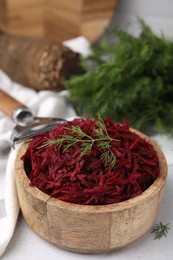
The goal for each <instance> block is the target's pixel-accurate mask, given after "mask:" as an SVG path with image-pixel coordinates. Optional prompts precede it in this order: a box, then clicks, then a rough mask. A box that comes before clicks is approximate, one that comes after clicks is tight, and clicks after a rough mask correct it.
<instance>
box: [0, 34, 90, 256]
mask: <svg viewBox="0 0 173 260" xmlns="http://www.w3.org/2000/svg"><path fill="white" fill-rule="evenodd" d="M64 45H66V46H68V47H70V48H71V49H72V50H74V51H78V52H79V53H81V54H82V55H83V56H86V55H87V54H89V52H90V45H89V42H88V41H87V40H86V39H85V38H84V37H78V38H75V39H72V40H70V41H66V42H65V43H64ZM0 89H2V90H4V91H6V92H7V93H9V94H10V95H11V96H13V97H14V98H15V99H17V100H19V101H20V102H22V103H24V104H25V105H27V106H28V107H29V108H31V109H32V111H33V112H34V114H35V115H37V116H43V117H49V116H51V117H60V118H66V119H67V118H70V117H75V116H76V112H75V110H74V109H73V107H72V105H71V104H70V103H69V102H68V99H67V97H68V92H67V91H62V92H59V93H55V92H53V91H40V92H38V93H37V92H36V91H34V90H32V89H29V88H27V87H24V86H21V85H19V84H17V83H15V82H12V81H11V79H10V78H9V77H8V76H7V75H6V74H5V73H4V72H3V71H1V70H0ZM13 127H14V123H13V122H12V120H11V119H9V118H7V117H6V116H5V115H4V114H3V113H2V112H1V111H0V140H3V139H7V140H8V139H9V138H10V134H11V131H12V128H13ZM18 148H19V145H18V146H17V147H16V148H15V150H13V149H12V150H11V152H10V155H9V158H8V160H7V159H0V257H1V256H2V254H3V253H4V252H5V249H6V247H7V245H8V243H9V241H10V240H11V238H12V236H13V232H14V229H15V225H16V221H17V218H18V213H19V203H18V198H17V192H16V185H15V174H14V161H15V158H16V154H17V150H18ZM5 168H6V170H5ZM4 171H6V172H4Z"/></svg>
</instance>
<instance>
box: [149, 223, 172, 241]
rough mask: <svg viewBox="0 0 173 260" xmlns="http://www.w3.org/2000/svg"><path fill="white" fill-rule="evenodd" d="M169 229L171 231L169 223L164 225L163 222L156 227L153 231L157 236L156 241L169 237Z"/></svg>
mask: <svg viewBox="0 0 173 260" xmlns="http://www.w3.org/2000/svg"><path fill="white" fill-rule="evenodd" d="M169 229H170V227H169V223H168V224H166V225H164V224H163V223H162V222H160V223H159V224H155V225H154V227H153V228H152V230H151V233H154V234H155V238H154V239H160V238H162V237H163V236H165V237H166V236H167V233H168V231H169Z"/></svg>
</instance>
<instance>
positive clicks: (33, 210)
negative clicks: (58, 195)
mask: <svg viewBox="0 0 173 260" xmlns="http://www.w3.org/2000/svg"><path fill="white" fill-rule="evenodd" d="M137 133H138V134H139V135H140V136H141V137H144V138H145V139H146V140H148V141H150V142H151V143H152V145H153V147H154V149H155V150H156V152H157V154H158V157H159V164H160V175H159V176H158V177H157V179H156V180H155V181H154V183H153V184H152V185H151V186H150V187H149V188H148V189H147V190H146V191H144V192H143V193H142V194H141V195H139V196H137V197H135V198H133V199H129V200H127V201H124V202H120V203H116V204H110V205H102V206H100V205H99V206H89V205H88V206H86V205H78V204H72V203H68V202H63V201H60V200H58V199H55V198H51V197H50V196H48V195H47V194H45V193H43V192H42V191H40V190H39V189H37V188H35V187H31V186H30V184H29V183H30V181H29V179H28V177H27V176H26V174H25V170H24V167H23V162H22V160H21V159H20V158H21V156H22V155H23V154H24V152H25V150H26V148H27V146H28V144H24V145H23V146H22V147H21V149H20V151H19V152H18V155H17V159H16V165H15V166H16V169H15V171H16V182H17V190H18V197H19V202H20V207H21V210H22V213H23V216H24V218H25V220H26V222H27V223H28V225H29V226H30V227H31V228H32V229H33V230H34V231H35V232H36V233H38V234H39V235H40V236H41V237H43V238H44V239H46V240H48V241H49V242H51V243H53V244H55V245H57V246H58V247H60V248H63V249H66V250H69V251H74V252H81V253H101V252H107V251H111V250H114V249H118V248H121V247H124V246H127V245H128V244H130V243H131V242H133V241H135V240H136V239H138V238H139V237H141V236H142V235H144V234H145V233H146V232H147V231H149V230H150V228H151V227H152V225H153V224H154V223H155V221H156V217H157V214H158V211H159V208H160V203H161V200H162V196H163V192H164V186H165V182H166V177H167V163H166V160H165V157H164V155H163V153H162V151H161V150H160V148H159V147H158V146H157V144H155V143H154V142H152V141H151V140H150V139H149V138H148V137H147V136H145V135H143V134H141V133H139V132H137Z"/></svg>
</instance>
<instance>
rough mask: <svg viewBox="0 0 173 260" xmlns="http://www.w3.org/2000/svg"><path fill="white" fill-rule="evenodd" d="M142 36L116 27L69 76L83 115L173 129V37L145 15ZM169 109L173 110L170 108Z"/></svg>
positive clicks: (139, 126) (69, 85)
mask: <svg viewBox="0 0 173 260" xmlns="http://www.w3.org/2000/svg"><path fill="white" fill-rule="evenodd" d="M139 25H140V27H141V32H140V33H139V35H138V36H133V35H131V34H130V33H128V32H126V31H123V30H120V29H118V28H113V30H112V31H111V32H110V31H109V32H108V33H107V34H105V35H104V36H103V38H102V39H101V40H100V42H99V43H98V45H97V47H96V46H95V47H94V48H92V50H93V52H92V54H91V55H90V56H88V57H87V58H81V59H82V61H81V62H82V64H83V66H84V68H85V71H86V73H84V74H83V75H79V76H72V77H71V78H70V79H67V80H66V81H65V85H66V88H67V89H68V90H69V94H70V99H71V101H72V102H73V104H74V106H75V107H76V109H77V111H78V114H79V115H80V116H85V115H88V116H91V117H95V116H97V111H98V110H99V111H100V113H101V115H102V116H103V117H104V118H106V117H109V115H110V112H111V115H112V117H113V120H116V121H119V122H121V120H122V118H126V119H127V120H128V121H129V122H130V124H131V125H132V127H133V128H136V129H138V130H141V131H146V130H151V129H152V130H156V131H157V132H159V133H168V132H169V133H170V132H171V133H173V120H172V118H173V102H172V100H173V91H172V89H173V73H172V64H173V41H171V40H168V39H165V38H164V37H163V36H158V35H156V34H155V33H154V32H153V31H152V30H151V28H150V27H149V26H147V25H146V24H145V23H144V22H143V21H142V20H141V19H139ZM168 111H169V113H168Z"/></svg>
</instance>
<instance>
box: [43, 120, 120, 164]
mask: <svg viewBox="0 0 173 260" xmlns="http://www.w3.org/2000/svg"><path fill="white" fill-rule="evenodd" d="M96 125H97V126H98V127H100V128H97V129H93V133H94V135H92V136H96V137H95V138H93V137H92V136H90V135H88V134H86V133H85V132H83V130H82V129H81V128H80V126H74V125H72V126H69V127H66V130H69V131H70V134H69V135H68V134H64V135H62V137H61V138H55V139H53V140H49V141H47V142H45V143H44V144H43V145H42V146H41V147H49V146H59V147H60V146H61V145H62V144H63V143H64V148H63V150H64V151H66V150H67V149H69V148H70V147H72V146H73V145H75V144H76V143H81V154H80V155H81V156H85V155H87V154H88V153H89V152H90V151H91V150H92V147H93V145H94V144H95V145H97V147H100V148H101V149H102V150H103V154H102V156H101V160H102V161H103V163H104V164H105V166H108V165H111V167H112V168H113V167H114V166H115V163H116V155H115V154H114V153H113V151H112V150H111V145H110V143H111V142H112V141H116V142H117V141H120V140H119V139H115V138H111V137H110V136H109V135H108V132H107V128H106V125H105V123H104V121H103V119H102V118H101V117H100V116H99V118H98V119H97V124H96Z"/></svg>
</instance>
